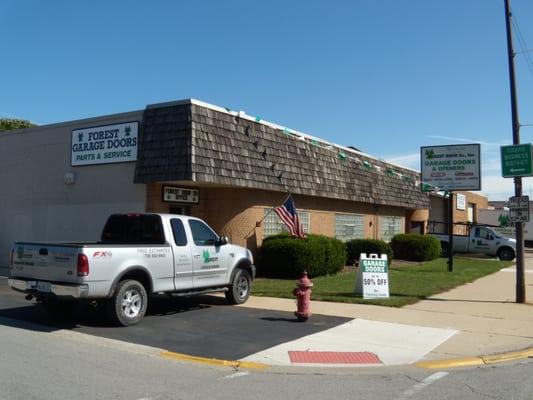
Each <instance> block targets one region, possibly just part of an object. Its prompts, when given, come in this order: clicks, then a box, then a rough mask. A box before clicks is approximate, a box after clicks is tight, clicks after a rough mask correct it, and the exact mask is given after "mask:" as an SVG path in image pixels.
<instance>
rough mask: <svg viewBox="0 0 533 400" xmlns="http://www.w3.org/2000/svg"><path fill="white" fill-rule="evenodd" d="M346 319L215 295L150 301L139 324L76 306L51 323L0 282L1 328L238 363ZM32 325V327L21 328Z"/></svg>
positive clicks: (40, 309) (160, 298)
mask: <svg viewBox="0 0 533 400" xmlns="http://www.w3.org/2000/svg"><path fill="white" fill-rule="evenodd" d="M349 320H350V319H349V318H341V317H330V316H322V315H313V317H312V318H311V319H310V320H309V321H308V322H306V323H299V322H296V319H295V317H294V315H293V314H292V313H288V312H281V311H271V310H258V309H250V308H244V307H235V306H229V305H227V304H226V302H225V299H224V298H221V297H216V296H200V297H196V298H188V299H187V298H179V297H173V298H168V297H166V296H162V297H156V298H152V302H151V305H150V306H149V309H148V314H147V316H146V317H145V318H144V319H143V321H141V323H140V324H138V325H135V326H131V327H127V328H119V327H113V326H110V325H109V324H108V323H107V321H106V320H105V318H103V316H102V312H101V310H99V309H95V308H92V307H90V306H82V307H80V311H79V313H77V315H76V316H75V317H74V318H71V319H52V318H51V317H50V316H49V315H48V314H47V313H46V311H45V310H44V309H43V308H42V307H41V306H40V305H37V304H32V303H30V302H28V301H27V300H25V299H24V295H22V294H20V293H16V292H14V291H13V290H11V289H10V288H9V287H8V286H7V279H5V278H0V324H4V325H10V326H17V327H23V328H25V329H33V330H41V331H54V330H58V329H70V330H73V331H77V332H82V333H86V334H90V335H93V336H97V337H105V338H111V339H117V340H122V341H125V342H130V343H136V344H142V345H147V346H153V347H158V348H162V349H166V350H168V351H173V352H178V353H185V354H190V355H195V356H201V357H209V358H220V359H231V360H236V359H240V358H243V357H246V356H248V355H251V354H254V353H256V352H259V351H262V350H265V349H267V348H270V347H273V346H276V345H278V344H281V343H285V342H287V341H291V340H295V339H298V338H300V337H303V336H307V335H310V334H313V333H317V332H320V331H323V330H326V329H329V328H333V327H335V326H337V325H340V324H342V323H345V322H347V321H349ZM25 322H32V323H34V324H38V325H34V324H25Z"/></svg>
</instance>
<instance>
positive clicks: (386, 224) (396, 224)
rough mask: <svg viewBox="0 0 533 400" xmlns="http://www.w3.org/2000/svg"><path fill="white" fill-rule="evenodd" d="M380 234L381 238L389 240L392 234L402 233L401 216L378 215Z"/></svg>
mask: <svg viewBox="0 0 533 400" xmlns="http://www.w3.org/2000/svg"><path fill="white" fill-rule="evenodd" d="M380 220H381V226H380V234H381V235H380V236H381V240H384V241H385V242H390V241H391V239H392V237H393V236H394V235H397V234H398V233H402V228H401V225H402V218H401V217H380Z"/></svg>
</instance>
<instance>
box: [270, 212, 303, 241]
mask: <svg viewBox="0 0 533 400" xmlns="http://www.w3.org/2000/svg"><path fill="white" fill-rule="evenodd" d="M298 218H299V219H300V222H301V224H302V227H303V230H304V233H309V213H308V212H305V211H298ZM288 231H289V228H287V226H286V225H285V224H284V223H283V222H281V219H279V217H278V214H276V212H275V211H274V210H273V209H271V208H265V220H264V221H263V237H267V236H272V235H277V234H278V233H281V232H288Z"/></svg>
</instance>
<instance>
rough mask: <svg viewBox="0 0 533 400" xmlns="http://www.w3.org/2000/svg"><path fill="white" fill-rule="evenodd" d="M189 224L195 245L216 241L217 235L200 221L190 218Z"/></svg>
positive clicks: (211, 243) (210, 244) (206, 244)
mask: <svg viewBox="0 0 533 400" xmlns="http://www.w3.org/2000/svg"><path fill="white" fill-rule="evenodd" d="M189 226H190V228H191V233H192V239H193V240H194V244H195V245H197V246H212V245H214V244H215V243H216V242H217V241H218V235H217V234H216V233H215V232H213V230H212V229H211V228H210V227H208V226H207V225H206V224H204V223H203V222H202V221H198V220H196V219H190V220H189Z"/></svg>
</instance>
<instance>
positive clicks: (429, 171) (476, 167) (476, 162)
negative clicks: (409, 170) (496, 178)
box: [420, 143, 481, 190]
mask: <svg viewBox="0 0 533 400" xmlns="http://www.w3.org/2000/svg"><path fill="white" fill-rule="evenodd" d="M479 154H480V146H479V144H478V143H476V144H454V145H449V146H427V147H421V148H420V161H421V172H422V182H423V183H425V184H428V185H431V186H433V187H438V188H439V189H444V190H481V164H480V157H479Z"/></svg>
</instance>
